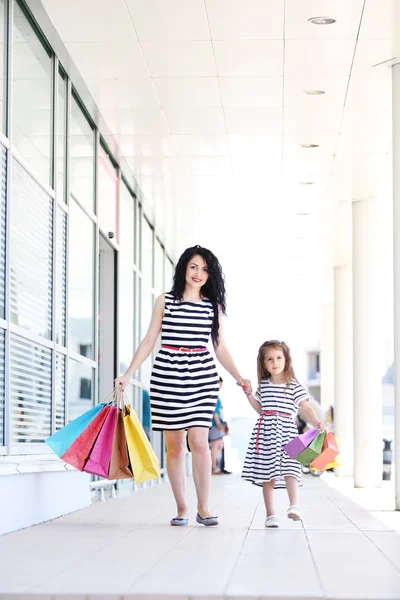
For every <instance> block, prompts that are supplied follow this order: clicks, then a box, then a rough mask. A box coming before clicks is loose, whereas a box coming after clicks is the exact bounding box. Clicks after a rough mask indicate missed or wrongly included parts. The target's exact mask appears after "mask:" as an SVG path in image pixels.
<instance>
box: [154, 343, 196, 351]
mask: <svg viewBox="0 0 400 600" xmlns="http://www.w3.org/2000/svg"><path fill="white" fill-rule="evenodd" d="M161 348H167V350H179V352H206V350H207V348H183V347H182V346H165V345H164V344H163V345H162V346H161Z"/></svg>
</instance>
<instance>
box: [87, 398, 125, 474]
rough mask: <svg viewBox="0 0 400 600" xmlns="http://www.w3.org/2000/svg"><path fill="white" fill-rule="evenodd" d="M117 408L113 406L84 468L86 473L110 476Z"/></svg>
mask: <svg viewBox="0 0 400 600" xmlns="http://www.w3.org/2000/svg"><path fill="white" fill-rule="evenodd" d="M116 420H117V408H116V407H115V406H111V407H110V410H109V412H108V415H107V417H106V420H105V421H104V425H103V427H102V428H101V430H100V433H99V435H98V437H97V440H96V442H95V444H94V446H93V448H92V451H91V453H90V456H89V459H88V461H87V463H86V464H85V466H84V468H83V470H84V471H85V473H91V474H92V475H99V476H100V477H106V478H108V471H109V468H110V460H111V451H112V444H113V439H114V431H115V423H116Z"/></svg>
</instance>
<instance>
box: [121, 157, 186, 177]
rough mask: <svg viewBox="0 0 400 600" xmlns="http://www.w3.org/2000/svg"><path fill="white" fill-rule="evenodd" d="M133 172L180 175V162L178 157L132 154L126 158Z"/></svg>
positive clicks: (142, 174)
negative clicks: (132, 155)
mask: <svg viewBox="0 0 400 600" xmlns="http://www.w3.org/2000/svg"><path fill="white" fill-rule="evenodd" d="M128 162H129V164H130V165H131V166H132V168H133V169H134V171H135V173H137V174H138V175H140V176H145V177H146V176H151V177H152V176H159V175H162V176H168V175H181V174H183V171H182V163H181V160H180V158H179V157H176V156H172V157H156V156H150V157H149V156H134V157H131V158H129V159H128Z"/></svg>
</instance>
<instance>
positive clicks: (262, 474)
mask: <svg viewBox="0 0 400 600" xmlns="http://www.w3.org/2000/svg"><path fill="white" fill-rule="evenodd" d="M255 397H256V398H257V400H259V401H260V403H261V406H262V410H263V411H265V410H276V411H279V412H283V413H286V414H289V415H291V416H290V417H283V416H280V415H276V414H275V415H263V416H261V415H260V417H259V418H258V420H257V423H256V425H255V427H254V429H253V433H252V435H251V439H250V443H249V447H248V450H247V454H246V458H245V461H244V465H243V472H242V477H243V479H246V480H247V481H251V482H252V483H254V484H255V485H260V486H261V485H262V484H263V482H265V481H272V480H273V479H275V488H283V487H286V486H285V480H284V477H288V476H292V477H296V478H297V481H298V482H299V484H301V465H300V463H299V462H297V460H293V459H291V458H289V456H288V455H287V454H286V452H285V451H284V450H283V446H285V444H287V443H288V442H289V441H290V440H292V439H293V438H295V437H296V436H297V435H298V432H297V427H296V424H295V421H294V418H295V416H296V413H297V410H298V408H299V403H300V402H301V401H302V400H306V399H307V398H308V394H307V392H306V390H305V389H304V388H303V387H302V386H301V385H300V384H299V383H298V382H297V381H295V380H294V379H293V380H291V381H290V382H289V384H279V385H276V384H273V383H271V382H270V380H269V379H264V380H263V381H261V385H260V387H259V389H258V390H257V392H256V394H255ZM260 420H261V425H260V433H259V438H258V447H259V451H260V453H258V452H257V450H256V436H257V431H258V426H259V422H260Z"/></svg>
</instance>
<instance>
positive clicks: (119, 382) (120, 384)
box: [114, 374, 131, 391]
mask: <svg viewBox="0 0 400 600" xmlns="http://www.w3.org/2000/svg"><path fill="white" fill-rule="evenodd" d="M130 379H131V376H130V375H128V374H125V375H122V376H121V377H116V378H115V379H114V385H115V387H116V388H117V389H118V388H120V389H121V390H122V391H124V390H125V388H126V386H127V385H129V382H130Z"/></svg>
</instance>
